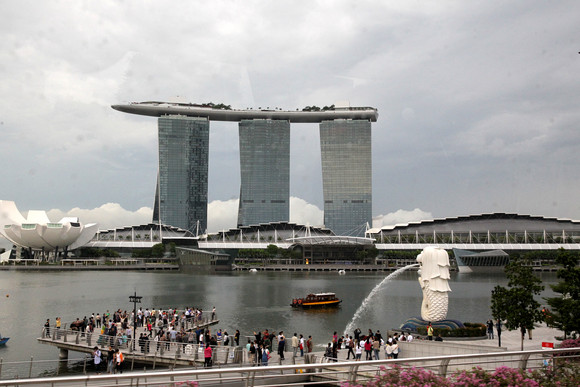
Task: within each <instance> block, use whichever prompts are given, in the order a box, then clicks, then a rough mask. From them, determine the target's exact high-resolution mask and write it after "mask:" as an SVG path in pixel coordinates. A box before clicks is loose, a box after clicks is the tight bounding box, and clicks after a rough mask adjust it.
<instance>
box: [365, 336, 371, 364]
mask: <svg viewBox="0 0 580 387" xmlns="http://www.w3.org/2000/svg"><path fill="white" fill-rule="evenodd" d="M364 346H365V360H373V355H372V349H373V343H372V342H371V336H369V337H367V339H366V340H365V344H364Z"/></svg>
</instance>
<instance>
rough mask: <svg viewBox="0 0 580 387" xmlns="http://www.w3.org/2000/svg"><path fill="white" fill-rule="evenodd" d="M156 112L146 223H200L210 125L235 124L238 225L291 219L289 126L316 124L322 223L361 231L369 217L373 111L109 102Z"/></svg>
mask: <svg viewBox="0 0 580 387" xmlns="http://www.w3.org/2000/svg"><path fill="white" fill-rule="evenodd" d="M112 107H113V109H116V110H119V111H121V112H125V113H132V114H139V115H145V116H152V117H159V118H158V129H159V175H158V181H157V189H156V194H155V196H156V197H155V205H154V211H153V218H154V219H153V221H154V222H158V221H159V222H162V223H164V224H168V225H172V226H176V227H180V228H183V229H186V230H190V231H194V232H195V229H196V225H198V224H199V227H200V229H201V231H205V230H206V228H207V205H208V194H207V193H208V160H209V122H210V121H234V122H238V123H239V124H238V126H239V144H240V171H241V187H240V201H239V208H238V226H250V225H257V224H260V223H269V222H287V221H289V217H290V124H291V123H319V124H320V151H321V156H322V186H323V196H324V226H325V227H326V228H329V229H331V230H332V231H333V232H334V233H335V234H336V235H352V236H361V235H363V234H364V227H363V226H364V225H365V224H366V223H367V222H368V223H370V222H371V220H372V213H371V211H372V163H371V122H376V120H377V117H378V113H377V109H375V108H371V107H331V108H325V109H322V110H321V109H318V108H316V109H308V110H309V111H304V110H302V111H299V110H297V111H285V110H277V109H276V110H269V109H268V110H262V109H258V110H251V109H249V110H235V109H231V108H229V106H224V105H219V106H218V105H212V104H209V105H199V104H184V103H168V102H137V103H131V104H128V105H113V106H112Z"/></svg>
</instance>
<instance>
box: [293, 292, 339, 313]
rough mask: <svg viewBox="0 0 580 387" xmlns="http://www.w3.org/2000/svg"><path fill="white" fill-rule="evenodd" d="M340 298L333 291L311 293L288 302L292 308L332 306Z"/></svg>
mask: <svg viewBox="0 0 580 387" xmlns="http://www.w3.org/2000/svg"><path fill="white" fill-rule="evenodd" d="M341 302H342V300H340V299H338V298H337V297H336V294H335V293H311V294H309V295H307V296H306V297H304V298H294V299H293V300H292V303H291V304H290V305H291V306H292V307H293V308H303V309H308V308H332V307H336V306H338V305H339V304H340V303H341Z"/></svg>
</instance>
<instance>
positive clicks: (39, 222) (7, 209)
mask: <svg viewBox="0 0 580 387" xmlns="http://www.w3.org/2000/svg"><path fill="white" fill-rule="evenodd" d="M97 230H98V225H97V224H96V223H91V224H87V225H83V224H82V223H80V221H79V219H78V218H74V217H66V218H62V219H61V220H59V221H58V222H51V221H50V220H49V219H48V216H47V214H46V212H45V211H33V210H31V211H28V214H27V216H26V217H24V216H23V215H22V214H21V213H20V211H18V208H17V207H16V204H15V203H14V202H13V201H9V200H0V234H2V236H3V237H5V238H6V239H8V240H9V241H10V242H12V243H13V244H14V245H16V246H18V247H21V248H22V249H19V250H20V251H24V255H25V256H26V258H34V259H37V260H52V259H55V258H56V257H58V256H59V253H62V254H64V255H65V256H66V254H67V252H68V251H69V250H74V249H76V248H78V247H81V246H83V245H85V244H86V243H87V242H88V241H90V240H91V239H92V238H93V236H94V235H95V234H96V233H97ZM16 258H18V257H16Z"/></svg>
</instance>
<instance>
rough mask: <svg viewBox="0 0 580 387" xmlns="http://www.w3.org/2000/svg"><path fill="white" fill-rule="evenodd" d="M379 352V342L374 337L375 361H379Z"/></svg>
mask: <svg viewBox="0 0 580 387" xmlns="http://www.w3.org/2000/svg"><path fill="white" fill-rule="evenodd" d="M380 351H381V341H380V340H379V339H378V338H377V336H375V340H374V341H373V357H374V358H375V360H380V356H379V352H380Z"/></svg>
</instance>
